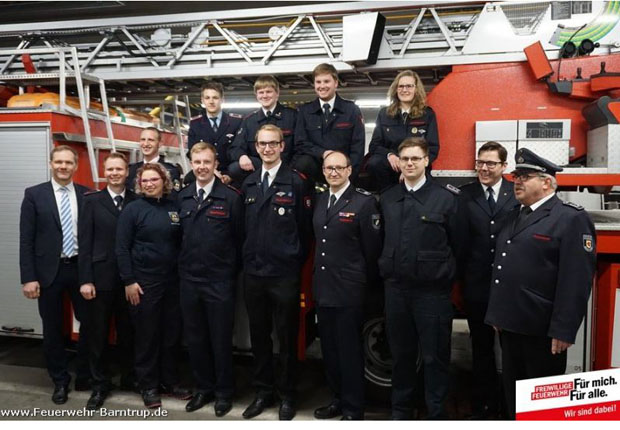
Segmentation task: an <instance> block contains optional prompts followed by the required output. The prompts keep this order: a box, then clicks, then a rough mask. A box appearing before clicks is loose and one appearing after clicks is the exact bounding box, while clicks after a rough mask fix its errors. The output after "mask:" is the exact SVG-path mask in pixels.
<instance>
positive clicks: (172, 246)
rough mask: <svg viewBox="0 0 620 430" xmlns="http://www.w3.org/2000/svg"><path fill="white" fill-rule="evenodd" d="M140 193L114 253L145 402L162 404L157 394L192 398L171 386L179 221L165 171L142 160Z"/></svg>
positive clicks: (177, 317) (177, 325)
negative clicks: (127, 307)
mask: <svg viewBox="0 0 620 430" xmlns="http://www.w3.org/2000/svg"><path fill="white" fill-rule="evenodd" d="M135 190H136V194H138V195H140V196H141V198H139V199H136V200H134V201H132V202H131V203H130V204H128V205H127V207H125V209H124V210H123V212H122V213H121V214H120V217H119V220H118V227H117V232H116V233H117V234H116V255H117V258H118V268H119V272H120V276H121V279H122V281H123V283H124V285H125V296H126V298H127V301H128V302H129V303H130V306H129V312H130V316H131V321H132V324H133V326H134V332H135V373H136V379H137V381H138V384H139V387H140V390H141V392H142V398H143V400H144V405H145V406H146V407H147V408H157V407H159V406H161V398H160V394H162V393H163V394H168V395H171V396H174V397H177V398H181V399H188V398H190V397H191V395H190V393H189V392H187V391H183V390H180V389H178V388H175V387H176V384H177V382H178V375H177V372H176V363H175V351H176V350H177V346H178V343H179V340H180V336H181V311H180V303H179V283H178V275H177V258H178V255H179V249H180V242H181V225H180V220H179V214H178V212H177V206H176V203H175V202H174V201H173V200H170V199H169V198H168V196H169V194H170V192H171V191H172V181H171V179H170V174H169V173H168V171H167V170H166V168H165V167H163V166H162V165H161V164H159V163H147V164H145V165H144V166H142V167H141V168H140V169H139V170H138V172H137V175H136V184H135Z"/></svg>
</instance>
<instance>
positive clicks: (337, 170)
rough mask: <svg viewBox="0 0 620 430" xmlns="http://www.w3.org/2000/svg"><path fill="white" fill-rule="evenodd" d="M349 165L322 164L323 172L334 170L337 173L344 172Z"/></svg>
mask: <svg viewBox="0 0 620 430" xmlns="http://www.w3.org/2000/svg"><path fill="white" fill-rule="evenodd" d="M347 167H349V166H323V172H325V173H328V174H329V173H332V172H336V173H338V174H341V173H342V172H344V169H346V168H347Z"/></svg>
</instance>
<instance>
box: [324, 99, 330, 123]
mask: <svg viewBox="0 0 620 430" xmlns="http://www.w3.org/2000/svg"><path fill="white" fill-rule="evenodd" d="M323 115H325V122H327V121H329V103H325V104H324V105H323Z"/></svg>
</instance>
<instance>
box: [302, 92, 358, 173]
mask: <svg viewBox="0 0 620 430" xmlns="http://www.w3.org/2000/svg"><path fill="white" fill-rule="evenodd" d="M365 143H366V133H365V131H364V118H363V117H362V112H361V111H360V108H359V107H357V105H356V104H355V103H354V102H352V101H351V100H345V99H343V98H342V97H340V96H339V95H336V100H335V102H334V108H333V109H332V111H331V113H330V115H329V119H328V121H327V123H326V122H325V121H324V119H323V107H322V105H321V100H320V99H318V98H317V99H316V100H314V101H312V102H309V103H306V104H304V105H303V106H302V107H301V108H300V109H299V113H298V114H297V126H296V127H295V155H300V154H306V155H311V156H313V157H314V158H315V159H317V160H319V161H321V162H322V160H323V152H325V151H327V150H335V151H342V152H344V153H345V154H347V155H348V156H349V158H351V165H352V166H353V171H354V174H355V172H357V171H358V170H359V167H360V165H361V163H362V159H363V158H364V150H365V146H366V145H365Z"/></svg>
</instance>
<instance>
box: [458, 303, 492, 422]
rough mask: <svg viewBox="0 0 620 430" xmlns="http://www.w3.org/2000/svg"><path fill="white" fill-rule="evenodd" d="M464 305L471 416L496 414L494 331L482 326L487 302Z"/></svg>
mask: <svg viewBox="0 0 620 430" xmlns="http://www.w3.org/2000/svg"><path fill="white" fill-rule="evenodd" d="M465 306H466V310H467V324H468V326H469V333H470V337H471V348H472V364H473V366H472V367H473V369H472V370H473V372H472V374H473V381H472V382H473V383H472V400H471V409H472V413H473V414H475V415H476V414H482V413H485V412H487V413H497V412H499V406H500V401H499V397H498V393H499V376H498V375H497V365H496V362H495V329H494V328H493V327H491V326H490V325H487V324H485V323H484V315H485V313H486V308H487V303H483V302H480V303H466V304H465Z"/></svg>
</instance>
